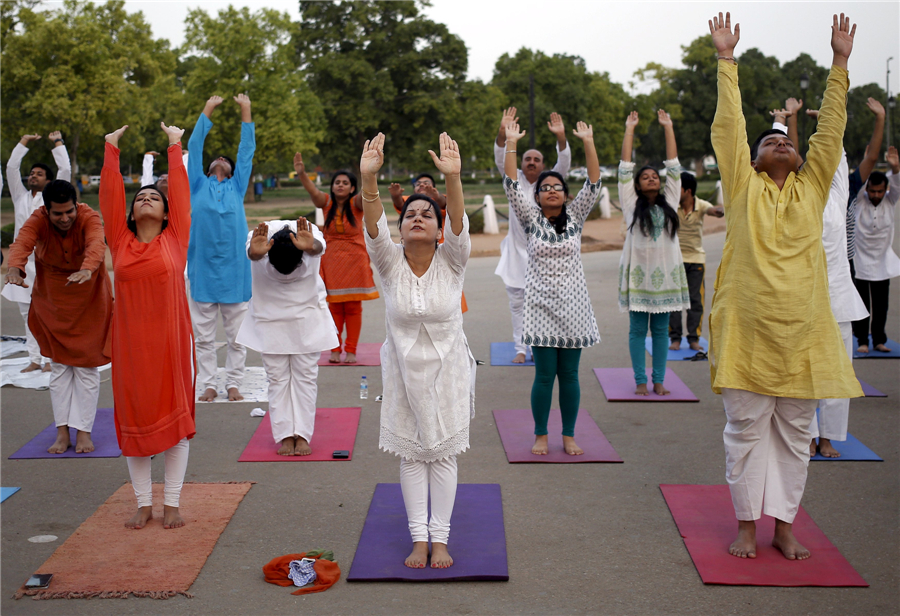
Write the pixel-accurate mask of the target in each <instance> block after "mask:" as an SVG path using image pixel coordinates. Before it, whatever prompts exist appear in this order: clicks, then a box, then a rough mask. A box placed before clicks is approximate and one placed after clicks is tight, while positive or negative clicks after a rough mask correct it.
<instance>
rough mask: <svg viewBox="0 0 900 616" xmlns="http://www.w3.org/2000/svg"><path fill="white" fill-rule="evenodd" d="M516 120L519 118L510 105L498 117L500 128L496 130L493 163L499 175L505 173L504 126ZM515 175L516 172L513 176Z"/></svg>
mask: <svg viewBox="0 0 900 616" xmlns="http://www.w3.org/2000/svg"><path fill="white" fill-rule="evenodd" d="M518 121H519V118H517V117H516V108H515V107H510V108H509V109H507V110H506V111H504V112H503V117H501V118H500V129H499V131H498V132H497V139H496V140H494V163H495V164H496V165H497V171H499V172H500V175H505V174H506V171H505V165H506V126H507V124H511V123H512V122H518ZM514 149H515V148H514ZM517 176H518V173H517V174H516V176H513V177H517Z"/></svg>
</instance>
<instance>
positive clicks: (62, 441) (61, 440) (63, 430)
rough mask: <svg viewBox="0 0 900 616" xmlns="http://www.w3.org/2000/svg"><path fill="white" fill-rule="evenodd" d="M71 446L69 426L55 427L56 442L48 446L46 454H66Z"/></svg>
mask: <svg viewBox="0 0 900 616" xmlns="http://www.w3.org/2000/svg"><path fill="white" fill-rule="evenodd" d="M71 445H72V440H71V439H70V438H69V426H57V427H56V442H54V443H53V444H52V445H50V448H49V449H47V453H66V450H67V449H68V448H69V447H70V446H71Z"/></svg>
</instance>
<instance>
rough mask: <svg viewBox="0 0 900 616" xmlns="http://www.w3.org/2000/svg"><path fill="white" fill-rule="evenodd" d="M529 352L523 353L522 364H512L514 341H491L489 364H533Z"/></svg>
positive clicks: (518, 365) (514, 349)
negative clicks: (523, 360) (523, 361)
mask: <svg viewBox="0 0 900 616" xmlns="http://www.w3.org/2000/svg"><path fill="white" fill-rule="evenodd" d="M530 355H531V353H530V352H528V353H525V363H524V364H514V363H513V362H512V360H513V357H515V356H516V344H515V343H514V342H492V343H491V365H492V366H515V367H516V368H518V367H520V366H533V365H534V358H533V357H530Z"/></svg>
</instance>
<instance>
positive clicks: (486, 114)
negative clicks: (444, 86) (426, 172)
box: [422, 80, 505, 169]
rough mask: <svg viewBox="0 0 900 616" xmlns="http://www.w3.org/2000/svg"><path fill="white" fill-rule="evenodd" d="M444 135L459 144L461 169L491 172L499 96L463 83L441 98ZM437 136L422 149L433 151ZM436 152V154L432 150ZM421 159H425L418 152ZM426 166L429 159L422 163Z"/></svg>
mask: <svg viewBox="0 0 900 616" xmlns="http://www.w3.org/2000/svg"><path fill="white" fill-rule="evenodd" d="M445 98H446V102H445V103H443V104H442V107H443V109H444V112H443V114H442V115H443V117H444V119H445V122H446V124H445V127H446V131H447V132H448V133H449V134H450V136H451V137H453V138H454V139H455V140H456V142H457V143H458V144H459V151H460V154H461V155H462V157H463V168H464V169H470V168H471V169H494V168H495V165H494V146H493V145H492V144H493V142H494V139H495V138H496V136H497V122H498V120H499V119H500V114H501V113H502V112H503V102H504V100H505V97H504V95H503V92H501V91H500V90H499V89H498V88H496V87H495V86H492V85H488V84H484V83H482V82H481V81H478V80H475V81H467V82H465V83H464V84H462V87H461V88H459V89H458V90H450V91H448V92H447V93H446V94H445ZM436 143H437V136H435V137H434V138H432V139H431V141H430V143H426V145H427V146H428V147H429V148H430V149H432V150H434V148H435V144H436ZM435 151H436V150H435ZM422 154H423V155H424V156H427V154H425V153H424V152H422ZM423 160H424V164H428V165H430V164H431V163H430V162H427V161H430V160H431V159H430V158H427V159H423Z"/></svg>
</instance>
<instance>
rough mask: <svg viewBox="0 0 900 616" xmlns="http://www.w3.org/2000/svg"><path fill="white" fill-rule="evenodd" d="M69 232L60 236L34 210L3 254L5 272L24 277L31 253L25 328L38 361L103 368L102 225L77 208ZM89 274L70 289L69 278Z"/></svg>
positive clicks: (106, 354) (106, 307)
mask: <svg viewBox="0 0 900 616" xmlns="http://www.w3.org/2000/svg"><path fill="white" fill-rule="evenodd" d="M76 207H77V210H76V214H75V222H74V224H73V225H72V228H71V229H69V230H68V231H67V232H66V234H65V235H63V234H62V233H61V232H60V231H59V230H58V229H57V228H56V227H54V226H53V223H51V222H50V216H49V214H48V213H47V208H46V207H40V208H38V209H37V210H35V211H34V212H33V213H32V214H31V216H29V217H28V220H26V221H25V224H24V225H22V228H21V229H19V235H18V236H16V241H15V242H13V245H12V246H10V248H9V266H10V267H16V268H19V269H20V270H21V271H22V272H24V271H25V263H26V262H27V261H28V255H30V254H31V253H32V251H34V258H35V269H36V270H37V273H36V275H35V279H34V280H27V279H26V280H25V282H26V284H29V285H31V286H32V287H33V290H32V294H31V311H30V312H29V313H28V328H29V329H30V330H31V333H32V334H33V335H34V337H35V339H36V340H37V342H38V344H39V345H40V347H41V355H43V356H44V357H49V358H50V359H52V360H53V361H54V362H57V363H60V364H65V365H67V366H77V367H79V368H95V367H97V366H103V365H105V364H108V363H109V360H110V335H109V334H110V325H111V323H112V309H113V299H112V287H111V285H110V282H109V274H107V272H106V264H105V263H104V257H105V256H106V244H105V243H104V242H103V224H102V223H101V222H100V214H98V213H97V212H95V211H94V210H92V209H91V207H90V206H88V205H85V204H84V203H79V204H78V205H77V206H76ZM80 270H90V271H91V274H92V276H91V279H90V280H89V281H88V282H85V283H82V284H70V285H68V286H66V284H67V283H68V278H69V276H70V275H72V274H74V273H75V272H78V271H80Z"/></svg>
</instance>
